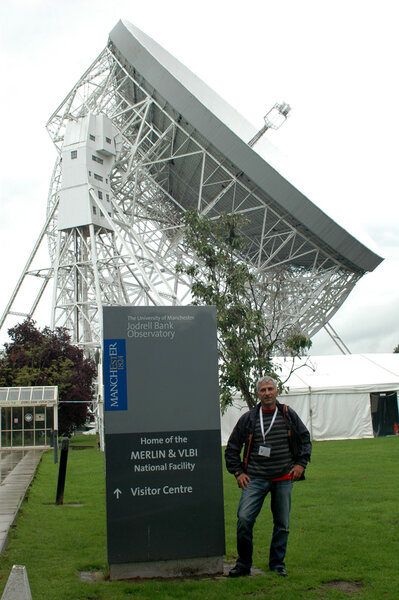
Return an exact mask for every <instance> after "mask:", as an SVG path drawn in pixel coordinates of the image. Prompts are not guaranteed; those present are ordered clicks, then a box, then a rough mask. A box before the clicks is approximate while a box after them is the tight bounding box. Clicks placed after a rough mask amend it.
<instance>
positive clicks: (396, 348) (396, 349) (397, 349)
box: [393, 344, 399, 354]
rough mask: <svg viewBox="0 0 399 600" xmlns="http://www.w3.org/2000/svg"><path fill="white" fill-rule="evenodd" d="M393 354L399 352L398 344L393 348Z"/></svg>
mask: <svg viewBox="0 0 399 600" xmlns="http://www.w3.org/2000/svg"><path fill="white" fill-rule="evenodd" d="M393 352H394V354H399V344H398V345H397V346H395V348H394V349H393Z"/></svg>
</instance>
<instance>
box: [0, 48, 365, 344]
mask: <svg viewBox="0 0 399 600" xmlns="http://www.w3.org/2000/svg"><path fill="white" fill-rule="evenodd" d="M121 60H122V59H119V58H118V55H117V51H116V50H115V49H113V47H112V44H111V43H110V44H109V46H108V47H107V48H106V49H105V50H104V51H103V52H102V53H101V54H100V56H99V57H98V59H97V60H96V61H95V62H94V63H93V65H92V66H91V67H90V68H89V69H88V70H87V71H86V73H85V74H84V75H83V77H82V78H81V79H80V80H79V81H78V82H77V84H76V85H75V86H74V88H73V90H72V91H71V92H70V94H69V95H68V96H67V98H66V99H65V100H64V102H63V103H62V104H61V105H60V106H59V108H58V109H57V110H56V111H55V113H54V114H53V116H52V117H51V118H50V120H49V122H48V124H47V128H48V131H49V133H50V136H51V137H52V139H53V142H54V144H55V145H56V147H57V149H58V151H59V152H60V154H61V150H62V146H63V142H64V133H65V128H66V125H67V123H68V121H70V120H71V119H72V120H78V119H80V118H82V117H84V116H85V115H87V114H88V113H92V114H95V115H98V114H101V113H103V114H105V115H107V117H108V118H110V119H111V120H112V123H113V125H114V126H115V128H116V129H117V131H118V135H117V155H116V159H115V162H114V164H113V167H112V171H111V173H110V174H109V176H110V183H111V190H112V198H111V202H112V208H113V212H112V215H107V214H106V215H105V220H106V225H105V226H104V227H99V226H96V225H94V224H91V225H88V226H85V227H73V228H70V229H67V230H62V231H59V230H58V228H57V214H58V202H59V190H60V186H61V185H62V163H61V160H60V158H59V160H58V161H57V163H56V165H55V169H54V173H53V177H52V181H51V187H50V193H49V200H48V218H47V222H46V224H45V226H44V228H43V230H42V232H41V234H40V236H39V240H38V243H37V246H38V245H39V244H40V243H41V241H42V240H43V239H44V237H45V236H46V237H47V241H48V246H49V251H50V264H49V265H47V266H46V267H44V268H43V269H35V270H33V269H31V264H32V260H33V257H34V255H35V252H36V249H37V248H36V247H35V249H34V251H33V252H32V255H31V259H30V260H29V261H28V263H27V266H26V268H25V271H24V273H23V275H22V277H21V279H20V281H19V283H18V286H17V288H16V291H15V293H14V295H13V297H12V298H11V300H10V303H9V305H8V306H7V309H6V312H5V314H4V316H3V321H4V318H5V316H7V314H12V303H13V300H14V298H15V296H16V294H17V292H18V290H19V287H20V284H21V282H22V280H23V279H24V278H26V277H29V276H35V277H42V278H43V285H42V286H41V288H40V291H39V293H38V295H37V297H36V298H35V299H34V302H33V305H32V308H31V310H30V311H27V313H26V314H27V315H31V314H32V313H33V312H34V310H35V308H36V306H37V304H38V302H39V300H40V298H41V296H42V293H43V290H44V288H45V287H46V285H47V283H48V281H50V280H53V281H54V292H53V306H52V323H51V325H52V327H56V326H64V327H67V328H68V329H69V331H70V332H71V335H72V341H73V342H74V343H77V344H78V345H80V346H81V347H83V348H85V349H86V350H88V351H90V350H91V349H93V350H94V349H95V348H100V347H101V341H102V322H101V312H102V306H103V305H110V304H134V305H169V304H184V303H188V302H190V281H188V280H187V279H185V278H184V277H183V276H182V275H180V274H179V275H177V274H176V270H175V265H176V263H177V262H179V263H185V264H190V263H191V262H192V261H193V260H195V257H193V256H190V254H189V253H188V252H187V250H186V249H185V248H184V246H183V244H182V238H183V236H182V215H183V213H184V211H185V210H187V209H191V208H195V209H198V210H199V211H200V212H201V213H202V214H207V215H208V216H209V217H210V218H217V216H218V215H219V214H220V213H221V212H233V211H234V212H237V213H241V214H243V215H245V217H246V218H247V221H246V222H247V224H246V225H245V227H244V231H243V233H244V235H245V236H246V238H247V242H248V244H247V249H246V253H245V255H242V256H241V257H240V259H242V260H245V261H246V262H247V263H248V264H249V265H250V266H251V269H253V271H254V272H255V273H256V275H257V279H258V281H259V295H260V297H262V295H263V296H265V295H266V301H265V302H264V309H265V313H266V315H273V318H274V319H275V322H276V327H278V328H279V329H280V330H281V329H282V328H283V327H285V328H286V329H287V332H288V331H290V332H291V333H292V332H293V331H301V332H303V333H306V334H307V335H309V336H312V335H314V334H315V333H316V332H317V331H318V330H319V329H320V328H321V327H322V326H323V325H324V324H325V323H326V322H327V321H328V320H329V319H330V318H331V316H332V315H333V314H334V313H335V312H336V310H337V309H338V308H339V307H340V306H341V304H342V302H343V301H344V300H345V298H346V297H347V295H348V294H349V292H350V291H351V289H352V288H353V286H354V285H355V283H356V282H357V280H358V279H359V278H360V277H361V276H362V274H363V272H362V271H360V270H356V269H353V268H350V265H349V266H348V264H345V262H344V261H342V260H340V259H339V257H337V256H336V255H335V256H334V255H333V254H334V253H333V252H332V251H331V250H329V249H328V247H324V245H323V242H322V241H320V240H314V239H312V236H311V235H310V234H308V235H307V234H306V232H304V231H302V230H301V229H300V227H297V225H296V224H295V223H294V222H292V220H290V216H289V215H287V214H284V213H283V211H282V210H281V209H279V207H278V206H276V205H274V204H273V202H271V201H270V199H269V198H267V197H266V195H265V193H264V192H263V191H262V190H260V189H259V188H257V187H256V186H255V185H254V184H252V183H251V181H249V180H248V179H247V178H246V177H245V174H243V173H242V172H237V169H236V168H235V167H234V165H232V164H229V163H228V161H227V160H226V159H225V158H224V157H223V156H222V155H220V153H218V151H217V150H216V149H215V148H214V147H212V146H211V145H210V143H209V142H208V141H207V140H206V139H204V138H203V137H202V136H201V134H200V133H198V131H197V130H195V129H194V128H193V127H192V126H190V124H189V123H188V122H186V121H185V120H184V118H182V116H181V115H180V114H177V113H176V112H175V110H174V109H173V107H172V106H171V105H170V104H168V103H167V102H166V101H164V100H163V99H162V98H161V97H159V96H158V95H157V92H156V91H155V90H153V89H150V86H149V85H148V84H146V82H145V81H144V80H143V79H142V78H141V77H140V76H139V75H138V74H137V73H136V72H135V70H134V68H133V67H132V66H131V65H129V64H122V62H121ZM92 202H93V204H96V205H97V206H98V209H99V210H100V209H101V204H100V203H99V200H98V198H97V197H96V196H95V195H94V194H92ZM276 293H278V302H277V304H276ZM269 297H270V301H269V300H268V299H269ZM276 307H277V310H276ZM3 321H2V323H3ZM2 323H1V324H2ZM1 324H0V325H1Z"/></svg>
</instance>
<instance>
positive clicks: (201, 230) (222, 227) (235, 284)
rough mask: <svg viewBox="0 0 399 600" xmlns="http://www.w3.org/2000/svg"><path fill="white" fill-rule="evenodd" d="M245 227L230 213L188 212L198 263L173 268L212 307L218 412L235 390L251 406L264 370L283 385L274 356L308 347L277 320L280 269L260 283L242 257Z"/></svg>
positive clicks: (188, 235) (189, 241) (188, 240)
mask: <svg viewBox="0 0 399 600" xmlns="http://www.w3.org/2000/svg"><path fill="white" fill-rule="evenodd" d="M243 225H245V222H244V220H243V219H242V217H240V216H239V215H237V214H234V213H233V214H224V215H221V216H220V217H219V218H218V219H214V220H211V219H209V218H207V217H202V216H200V215H199V214H198V213H197V212H196V211H187V212H186V213H185V238H184V243H185V245H186V249H187V251H188V252H190V253H194V254H195V256H196V257H197V259H198V264H196V265H191V266H189V267H186V266H184V265H182V264H179V265H177V266H176V270H177V271H178V272H181V273H186V274H187V275H189V276H190V277H191V279H192V288H191V291H192V296H193V300H194V304H205V305H214V306H216V314H217V329H218V346H219V384H220V385H219V387H220V398H221V406H222V410H225V408H226V407H227V406H228V405H230V404H232V401H233V394H234V392H235V391H236V390H237V391H239V392H240V393H241V394H242V396H243V398H244V399H245V401H246V402H247V405H248V406H249V407H250V408H251V407H252V406H255V404H256V402H257V399H256V393H255V382H256V379H258V378H259V377H261V376H263V375H265V374H270V375H273V376H274V377H275V378H276V379H277V380H278V381H279V382H280V387H281V388H282V387H283V382H281V380H280V377H279V374H278V373H277V372H276V366H275V364H274V363H273V356H274V355H275V354H276V353H278V354H280V355H283V356H287V355H288V356H291V357H293V358H294V357H297V356H300V355H302V354H303V353H304V352H305V351H306V350H307V349H308V348H310V346H311V341H310V339H309V338H308V337H307V336H305V335H302V334H301V332H299V331H297V330H295V328H294V327H293V326H292V324H289V325H284V324H282V322H281V320H280V312H279V309H280V303H281V299H282V296H281V295H282V293H283V280H284V275H283V273H281V277H280V279H279V276H278V274H277V273H276V277H275V279H274V281H273V285H272V286H271V285H269V286H268V287H267V284H265V283H264V282H263V283H262V284H261V285H259V283H258V281H257V277H256V276H255V274H254V272H253V269H251V267H250V265H249V263H248V262H247V261H245V260H244V259H243V256H245V252H246V248H247V244H246V241H245V238H244V236H243V234H242V233H241V231H242V228H243ZM280 284H281V285H280ZM265 285H266V287H265ZM266 307H267V310H266Z"/></svg>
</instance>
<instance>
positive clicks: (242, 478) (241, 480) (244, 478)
mask: <svg viewBox="0 0 399 600" xmlns="http://www.w3.org/2000/svg"><path fill="white" fill-rule="evenodd" d="M250 481H251V478H250V476H249V475H247V474H246V473H241V475H239V476H238V477H237V483H238V487H240V488H241V489H242V490H243V489H244V488H246V487H247V486H248V483H249V482H250Z"/></svg>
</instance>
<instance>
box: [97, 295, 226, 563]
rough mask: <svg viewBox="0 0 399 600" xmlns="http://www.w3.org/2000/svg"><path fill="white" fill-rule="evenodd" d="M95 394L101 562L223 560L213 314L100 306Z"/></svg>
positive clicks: (200, 309)
mask: <svg viewBox="0 0 399 600" xmlns="http://www.w3.org/2000/svg"><path fill="white" fill-rule="evenodd" d="M104 389H105V446H106V447H105V451H106V479H107V529H108V535H107V540H108V560H109V562H110V564H117V563H137V562H149V561H157V560H176V559H183V558H194V557H209V556H218V555H222V554H224V517H223V489H222V468H221V443H220V411H219V400H218V372H217V343H216V312H215V309H214V307H193V306H185V307H105V308H104ZM188 532H189V533H188Z"/></svg>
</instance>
